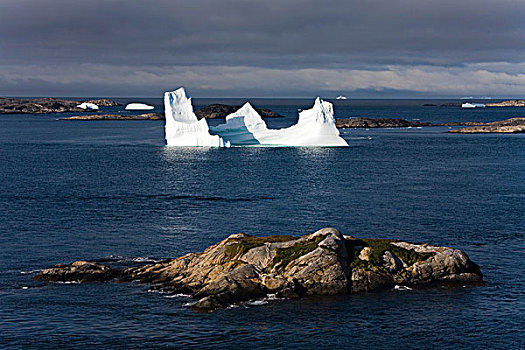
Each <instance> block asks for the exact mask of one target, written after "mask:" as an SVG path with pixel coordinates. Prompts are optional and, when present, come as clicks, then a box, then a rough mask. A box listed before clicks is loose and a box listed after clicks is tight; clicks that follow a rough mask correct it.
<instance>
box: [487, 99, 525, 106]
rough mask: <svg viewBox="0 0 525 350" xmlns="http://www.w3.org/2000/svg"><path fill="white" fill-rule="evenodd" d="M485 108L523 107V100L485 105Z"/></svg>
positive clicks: (524, 102)
mask: <svg viewBox="0 0 525 350" xmlns="http://www.w3.org/2000/svg"><path fill="white" fill-rule="evenodd" d="M485 105H486V106H487V107H525V100H508V101H501V102H494V103H487V104H485Z"/></svg>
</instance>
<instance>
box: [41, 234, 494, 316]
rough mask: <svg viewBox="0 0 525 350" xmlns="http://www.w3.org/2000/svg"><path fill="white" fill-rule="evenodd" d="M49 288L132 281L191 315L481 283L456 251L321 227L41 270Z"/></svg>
mask: <svg viewBox="0 0 525 350" xmlns="http://www.w3.org/2000/svg"><path fill="white" fill-rule="evenodd" d="M34 278H35V279H36V280H41V281H48V282H79V283H86V282H131V281H138V282H139V283H144V284H148V285H151V286H153V288H157V289H160V290H163V291H165V292H171V293H184V294H189V295H190V296H191V298H193V299H194V300H195V301H196V302H195V304H194V305H193V306H192V308H193V309H195V310H197V311H212V310H216V309H220V308H224V307H227V306H229V305H231V304H235V303H239V302H242V301H248V300H257V299H262V298H265V297H267V296H268V295H272V296H276V297H279V298H300V297H303V296H308V295H336V294H352V293H363V292H373V291H378V290H384V289H393V288H394V287H395V286H403V287H406V288H425V287H434V286H440V285H449V286H464V285H476V286H479V285H484V281H483V275H482V273H481V270H480V268H479V266H478V265H476V264H475V263H473V262H472V261H471V260H470V259H469V257H468V256H467V255H466V254H465V253H463V252H462V251H460V250H457V249H454V248H448V247H437V246H433V245H429V244H415V243H409V242H402V241H396V240H385V239H358V238H355V237H351V236H344V235H342V234H341V233H340V232H339V231H338V230H337V229H334V228H324V229H321V230H319V231H317V232H314V233H311V234H307V235H304V236H302V237H292V236H269V237H255V236H250V235H246V234H244V233H238V234H233V235H231V236H229V237H228V238H226V239H225V240H223V241H221V242H219V243H217V244H215V245H213V246H211V247H209V248H207V249H206V250H205V251H204V252H203V253H190V254H187V255H184V256H182V257H180V258H177V259H173V260H165V261H162V262H158V263H153V264H148V265H143V266H137V267H128V268H114V267H110V266H108V265H104V264H101V263H98V262H93V261H76V262H74V263H72V264H67V265H66V264H59V265H55V266H53V267H51V268H48V269H44V270H42V271H41V272H39V273H38V274H37V275H36V276H35V277H34Z"/></svg>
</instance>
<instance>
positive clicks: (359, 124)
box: [336, 118, 485, 129]
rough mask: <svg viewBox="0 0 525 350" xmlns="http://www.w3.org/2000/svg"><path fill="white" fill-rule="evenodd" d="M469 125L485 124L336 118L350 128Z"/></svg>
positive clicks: (338, 124) (341, 124) (340, 125)
mask: <svg viewBox="0 0 525 350" xmlns="http://www.w3.org/2000/svg"><path fill="white" fill-rule="evenodd" d="M467 125H468V126H471V125H485V124H484V123H481V122H449V123H429V122H420V121H408V120H405V119H401V118H349V119H337V120H336V126H337V127H338V128H350V129H352V128H353V129H372V128H409V127H423V126H467Z"/></svg>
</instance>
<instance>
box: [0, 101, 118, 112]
mask: <svg viewBox="0 0 525 350" xmlns="http://www.w3.org/2000/svg"><path fill="white" fill-rule="evenodd" d="M83 102H86V103H93V104H96V105H97V106H104V107H106V106H120V104H118V103H117V102H115V101H112V100H108V99H98V100H87V101H73V100H63V99H59V98H27V99H20V98H1V97H0V114H44V113H65V112H85V111H86V110H85V109H82V108H79V107H77V106H78V105H79V104H81V103H83Z"/></svg>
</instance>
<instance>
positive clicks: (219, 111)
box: [195, 104, 283, 119]
mask: <svg viewBox="0 0 525 350" xmlns="http://www.w3.org/2000/svg"><path fill="white" fill-rule="evenodd" d="M241 107H242V106H230V105H223V104H211V105H209V106H206V107H204V108H201V109H198V110H196V111H195V115H196V116H197V118H198V119H202V118H205V119H224V118H226V116H227V115H228V114H232V113H235V112H236V111H238V110H239V109H241ZM254 109H255V110H256V111H257V113H259V114H260V115H261V117H263V118H282V117H283V116H282V115H280V114H278V113H275V112H274V111H272V110H269V109H267V108H254Z"/></svg>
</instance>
